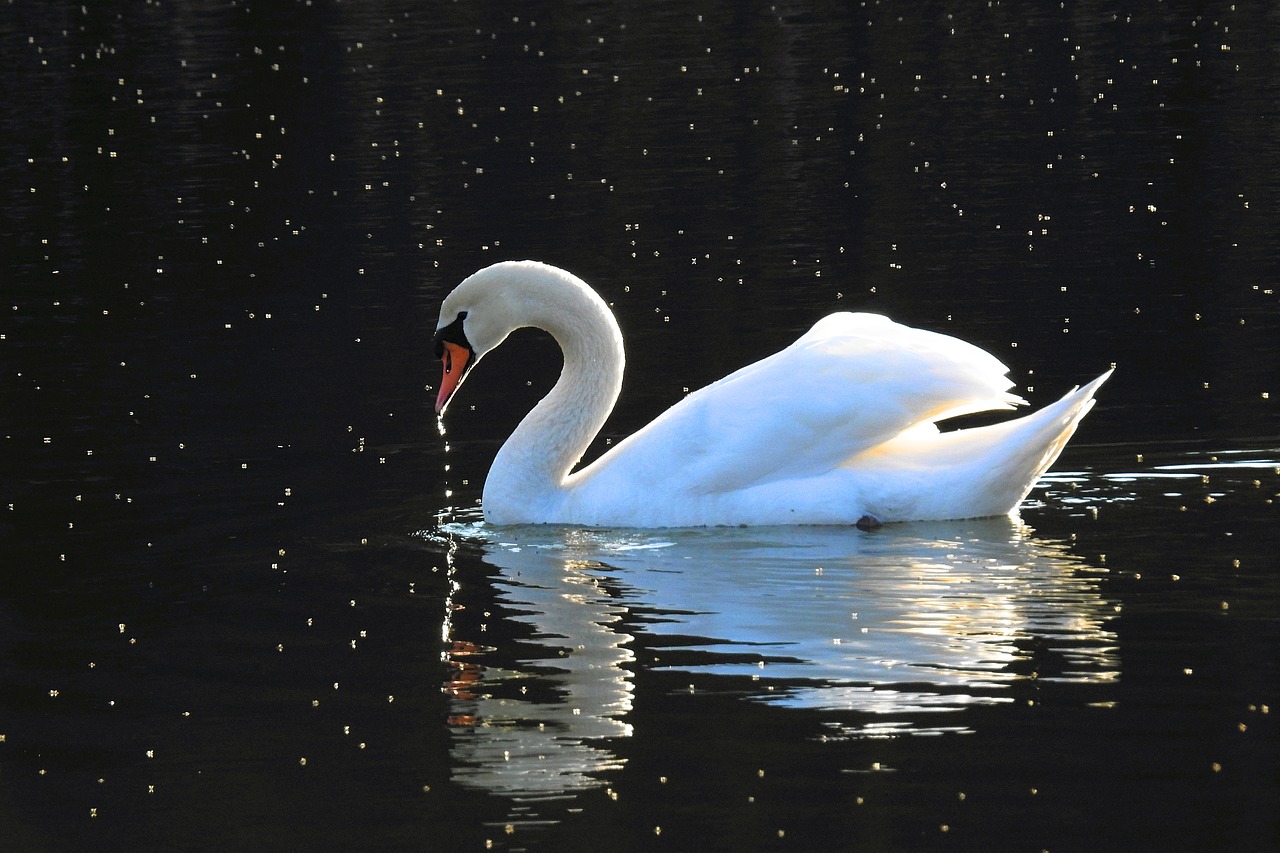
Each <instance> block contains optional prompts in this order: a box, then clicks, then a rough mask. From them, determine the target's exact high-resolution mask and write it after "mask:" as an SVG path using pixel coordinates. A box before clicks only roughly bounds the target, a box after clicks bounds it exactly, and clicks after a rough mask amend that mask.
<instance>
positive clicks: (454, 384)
mask: <svg viewBox="0 0 1280 853" xmlns="http://www.w3.org/2000/svg"><path fill="white" fill-rule="evenodd" d="M470 359H471V350H469V349H467V348H466V347H463V346H458V345H457V344H455V343H450V342H449V341H445V342H444V354H443V355H441V356H440V361H441V363H442V364H443V365H444V375H443V376H442V377H441V378H440V393H438V394H437V395H436V414H440V413H441V412H443V411H444V407H445V406H447V405H448V404H449V398H450V397H452V396H453V392H454V391H456V390H457V389H458V383H459V382H461V381H462V377H463V375H464V374H465V373H466V372H467V362H468V361H470Z"/></svg>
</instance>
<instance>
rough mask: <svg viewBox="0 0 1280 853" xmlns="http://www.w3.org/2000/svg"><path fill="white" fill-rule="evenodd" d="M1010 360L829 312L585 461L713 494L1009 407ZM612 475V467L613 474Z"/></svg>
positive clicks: (875, 320)
mask: <svg viewBox="0 0 1280 853" xmlns="http://www.w3.org/2000/svg"><path fill="white" fill-rule="evenodd" d="M1007 373H1008V368H1006V367H1005V366H1004V365H1003V364H1001V363H1000V361H999V360H998V359H996V358H995V357H994V356H992V355H990V354H989V353H986V352H984V351H983V350H981V349H979V348H978V347H975V346H973V345H971V344H968V343H965V342H963V341H960V340H958V339H956V338H952V337H949V336H947V335H942V334H938V333H935V332H928V331H923V330H920V329H913V328H910V327H907V326H903V325H900V324H898V323H894V322H893V321H891V320H889V319H888V318H886V317H882V316H880V315H877V314H862V313H859V314H854V313H839V314H832V315H830V316H828V317H825V318H823V319H822V320H820V321H819V322H818V323H817V324H816V325H815V326H814V327H813V328H812V329H810V330H809V332H807V333H806V334H805V335H804V336H803V337H801V338H800V339H799V340H797V341H796V342H795V343H793V344H792V345H791V346H789V347H787V348H786V349H784V350H782V351H780V352H778V353H775V354H774V355H771V356H769V357H767V358H764V359H762V360H760V361H758V362H755V363H754V364H751V365H748V366H746V367H744V368H742V369H741V370H738V371H737V372H735V373H732V374H730V375H729V376H726V377H725V378H723V379H721V380H719V381H718V382H715V383H713V384H711V385H708V386H706V387H705V388H702V389H701V390H699V391H697V392H695V393H693V394H690V395H689V396H688V397H686V398H684V399H683V400H681V401H680V402H679V403H677V404H676V405H675V406H673V407H671V408H670V409H668V410H667V411H666V412H665V413H663V414H662V415H661V416H659V417H658V418H657V419H656V420H654V421H653V422H652V423H651V424H649V425H648V426H647V427H645V428H644V429H642V430H640V431H639V432H637V433H636V434H634V435H632V436H631V437H629V438H628V439H627V440H625V441H623V442H622V443H621V444H619V445H618V446H617V447H615V448H614V449H613V450H612V451H611V452H610V453H608V454H606V455H604V456H602V457H601V458H600V459H599V460H597V462H596V463H594V464H593V465H591V466H589V467H588V468H587V469H584V471H583V472H581V474H582V475H583V476H584V478H585V477H587V476H590V475H591V474H592V473H594V472H593V470H592V469H597V470H598V471H600V472H603V471H605V470H608V469H609V468H613V467H615V466H616V468H617V473H619V474H622V475H624V476H626V477H627V478H628V480H630V481H631V482H635V481H636V480H637V479H639V480H647V481H650V482H653V483H655V484H656V483H663V484H665V485H666V486H667V490H669V489H670V486H671V485H673V482H672V481H673V480H675V481H677V482H675V483H674V485H677V486H679V487H681V489H682V490H683V491H686V492H687V493H690V494H714V493H724V492H728V491H734V490H738V489H743V488H747V487H749V486H752V485H756V484H760V483H764V482H769V481H772V480H776V479H783V478H785V479H794V478H797V477H803V476H807V475H811V474H817V473H821V472H824V471H829V470H830V469H832V468H833V467H835V466H837V465H841V464H844V463H846V462H848V461H849V460H851V459H853V458H854V457H856V456H858V455H859V454H861V453H864V452H866V451H868V450H870V449H872V448H875V447H877V446H879V445H881V444H882V443H884V442H886V441H888V440H891V439H893V438H894V437H896V436H898V435H900V434H901V433H903V432H904V431H906V430H909V429H911V428H913V427H917V426H920V425H925V424H930V423H933V422H936V421H940V420H943V419H946V418H950V417H956V416H958V415H963V414H970V413H973V412H979V411H987V410H991V409H1004V408H1011V407H1013V406H1014V405H1018V404H1020V403H1022V402H1023V401H1022V400H1020V399H1019V398H1017V397H1015V396H1013V395H1012V394H1010V393H1008V389H1009V388H1010V387H1011V385H1012V383H1011V382H1010V381H1009V379H1008V377H1007V375H1006V374H1007ZM604 479H605V480H611V479H612V478H611V477H605V478H604Z"/></svg>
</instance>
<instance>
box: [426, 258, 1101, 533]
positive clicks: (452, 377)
mask: <svg viewBox="0 0 1280 853" xmlns="http://www.w3.org/2000/svg"><path fill="white" fill-rule="evenodd" d="M526 326H535V327H537V328H540V329H543V330H545V331H547V332H549V333H550V334H551V336H552V337H553V338H554V339H555V340H556V342H557V343H558V344H559V345H560V349H561V351H562V352H563V354H564V368H563V370H562V371H561V374H560V379H559V380H558V381H557V382H556V384H555V387H553V388H552V389H551V391H550V392H549V393H548V394H547V396H545V397H544V398H543V399H542V400H541V401H540V402H539V403H538V404H537V405H536V406H534V408H533V410H532V411H531V412H529V414H528V415H526V416H525V418H524V420H522V421H521V422H520V425H519V426H517V427H516V429H515V431H514V432H513V433H512V434H511V437H510V438H508V439H507V441H506V443H504V444H503V445H502V449H501V450H499V451H498V455H497V457H496V458H495V459H494V461H493V465H492V467H491V468H490V469H489V476H488V478H487V479H486V481H485V485H484V493H483V501H482V503H483V509H484V515H485V519H486V520H487V521H489V522H490V523H493V524H576V525H582V526H591V527H603V526H615V527H692V526H701V525H741V524H746V525H775V524H855V523H858V522H859V521H862V520H865V519H874V520H876V521H878V522H883V523H888V522H894V521H927V520H944V519H955V518H975V517H981V516H993V515H1003V514H1006V513H1010V512H1012V511H1014V510H1015V509H1016V508H1017V506H1018V504H1019V503H1020V502H1021V501H1022V499H1023V498H1024V497H1026V495H1027V492H1029V491H1030V490H1031V487H1032V486H1034V485H1035V482H1036V480H1037V479H1038V478H1039V477H1040V475H1041V474H1043V473H1044V471H1045V470H1046V469H1047V468H1048V467H1049V466H1050V465H1051V464H1052V463H1053V461H1054V460H1055V459H1057V457H1058V454H1059V453H1061V452H1062V448H1063V447H1064V446H1065V445H1066V443H1067V440H1068V439H1070V438H1071V435H1072V434H1073V433H1074V432H1075V429H1076V426H1077V424H1079V422H1080V419H1081V418H1083V417H1084V415H1085V414H1086V413H1087V412H1088V411H1089V409H1090V408H1092V406H1093V395H1094V392H1095V391H1097V389H1098V387H1099V386H1100V385H1102V383H1103V382H1105V381H1106V379H1107V377H1108V376H1110V374H1111V372H1110V371H1107V373H1104V374H1103V375H1101V376H1099V377H1098V378H1097V379H1095V380H1093V381H1092V382H1090V383H1089V384H1088V385H1086V386H1084V387H1083V388H1078V389H1074V390H1072V391H1071V392H1070V393H1068V394H1067V395H1066V396H1065V397H1063V398H1062V399H1060V400H1058V401H1057V402H1055V403H1052V404H1050V405H1048V406H1046V407H1044V408H1043V409H1040V410H1038V411H1035V412H1032V413H1031V414H1029V415H1026V416H1024V417H1021V418H1016V419H1013V420H1008V421H1004V422H1002V423H997V424H993V425H990V426H983V427H975V428H972V429H964V430H954V431H950V432H939V431H938V429H937V427H936V426H935V424H936V423H937V422H938V421H942V420H945V419H947V418H952V417H956V416H959V415H966V414H972V413H974V412H982V411H988V410H993V409H1010V408H1013V407H1014V406H1016V405H1022V404H1023V403H1024V401H1022V400H1021V399H1019V398H1018V397H1016V396H1014V395H1012V394H1010V393H1009V389H1010V388H1011V387H1012V383H1011V382H1010V381H1009V379H1008V377H1007V375H1006V374H1007V373H1008V368H1006V367H1005V366H1004V365H1003V364H1001V363H1000V362H999V361H998V360H997V359H996V358H995V357H994V356H992V355H990V354H988V353H986V352H984V351H983V350H981V349H979V348H977V347H975V346H973V345H971V344H967V343H965V342H964V341H960V340H958V339H956V338H952V337H948V336H946V335H941V334H938V333H935V332H928V331H923V330H920V329H912V328H909V327H907V326H902V325H899V324H897V323H894V322H892V321H891V320H889V319H888V318H886V317H882V316H880V315H877V314H851V313H838V314H831V315H829V316H827V317H825V318H823V319H822V320H819V321H818V323H817V324H816V325H814V327H813V328H812V329H810V330H809V331H808V332H807V333H806V334H805V335H803V336H802V337H801V338H800V339H799V340H797V341H796V342H795V343H793V344H792V345H791V346H789V347H787V348H786V349H784V350H782V351H780V352H777V353H774V354H773V355H771V356H768V357H766V358H764V359H761V360H760V361H757V362H756V363H754V364H750V365H748V366H746V367H744V368H742V369H741V370H738V371H737V372H735V373H732V374H730V375H729V376H726V377H725V378H724V379H721V380H719V381H718V382H715V383H713V384H711V385H708V386H707V387H705V388H703V389H701V390H699V391H696V392H694V393H692V394H690V395H688V396H687V397H685V398H684V399H683V400H681V401H680V402H679V403H677V404H676V405H674V406H672V407H671V408H670V409H668V410H667V411H666V412H664V413H663V414H661V415H659V416H658V418H657V419H655V420H654V421H653V422H652V423H650V424H648V425H647V426H645V427H644V428H643V429H641V430H640V431H639V432H637V433H635V434H634V435H632V436H630V437H628V438H627V439H625V440H624V441H622V442H620V443H619V444H618V445H616V446H615V447H613V448H611V449H610V450H609V451H608V452H607V453H605V454H604V455H603V456H601V457H600V458H599V459H597V460H596V461H595V462H593V463H591V464H590V465H588V466H586V467H585V468H583V469H581V470H579V471H574V470H573V468H574V466H575V465H576V464H577V463H578V461H579V459H581V457H582V454H583V453H584V452H585V451H586V449H587V447H588V445H589V444H590V443H591V440H592V439H593V438H594V437H595V436H596V434H597V433H598V432H599V430H600V428H601V427H602V426H603V425H604V422H605V419H606V418H608V416H609V413H610V412H611V411H612V410H613V406H614V403H615V402H616V400H617V398H618V394H619V392H620V391H621V388H622V373H623V367H624V364H625V356H624V354H623V345H622V333H621V331H620V330H619V328H618V324H617V321H616V320H615V319H614V317H613V313H612V312H611V311H610V310H609V307H608V306H607V305H606V304H605V302H604V300H602V299H601V298H600V297H599V296H598V295H597V294H596V292H595V291H594V290H592V289H591V288H590V287H588V286H587V285H586V283H584V282H583V281H582V280H581V279H579V278H577V277H576V276H574V275H572V274H570V273H568V272H565V271H564V270H561V269H558V268H556V267H553V266H549V265H547V264H542V263H538V262H535V261H505V262H502V263H498V264H494V265H493V266H490V267H486V268H485V269H482V270H480V271H479V272H477V273H475V274H474V275H472V276H470V277H469V278H467V279H466V280H464V281H463V282H462V283H461V284H459V285H458V286H457V287H456V288H455V289H454V290H453V292H452V293H450V294H449V295H448V296H447V297H446V298H445V300H444V304H443V305H442V307H441V311H440V322H439V325H438V326H437V328H436V335H435V348H436V355H437V356H438V357H439V358H440V359H441V361H442V362H443V365H444V375H443V379H442V381H441V384H440V390H439V394H438V396H437V398H436V411H437V412H438V413H441V414H443V412H444V410H445V407H446V406H447V405H448V403H449V401H450V400H451V399H452V397H453V395H454V393H455V392H456V391H457V390H458V387H459V385H461V383H462V380H463V379H464V378H465V376H466V374H467V373H468V372H469V371H470V370H471V369H472V367H474V365H475V364H476V363H477V362H478V361H479V360H480V359H481V358H482V357H483V356H484V354H485V353H487V352H489V351H490V350H492V349H494V348H495V347H497V346H498V345H499V344H501V343H502V342H503V341H504V340H505V339H506V338H507V336H508V335H509V334H511V332H513V331H515V330H516V329H519V328H523V327H526Z"/></svg>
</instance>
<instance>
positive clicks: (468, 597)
mask: <svg viewBox="0 0 1280 853" xmlns="http://www.w3.org/2000/svg"><path fill="white" fill-rule="evenodd" d="M1180 5H1181V4H1168V3H1157V2H1147V3H1135V4H1125V5H1122V6H1120V7H1116V6H1115V5H1114V4H1099V3H1078V4H1066V5H1065V6H1064V7H1062V8H1059V7H1056V6H1055V7H1052V8H1050V7H1043V6H1041V5H1039V4H1025V5H1024V4H1012V5H1006V4H982V5H974V4H969V5H965V4H952V5H947V4H939V3H925V4H919V3H914V4H905V3H902V4H899V3H892V2H878V3H871V2H868V3H859V4H848V5H847V6H839V7H836V6H831V7H822V8H819V9H814V8H810V7H809V6H805V5H802V4H787V3H779V4H772V5H769V4H760V5H746V6H744V5H741V4H730V3H699V2H694V3H679V4H676V3H670V4H668V3H658V4H650V5H647V6H637V7H630V6H613V5H609V4H598V3H589V2H570V3H565V4H559V5H547V4H535V5H533V6H530V7H528V8H520V9H507V10H505V11H504V10H499V9H497V8H495V7H491V6H488V5H484V4H462V3H444V2H439V3H406V2H399V3H398V2H391V3H379V4H363V3H354V2H336V0H331V2H321V0H299V2H292V3H281V4H263V3H257V2H246V0H228V1H227V2H219V3H214V4H188V3H176V2H146V3H134V4H106V5H101V6H100V5H96V4H88V5H81V4H59V3H46V4H22V3H16V2H11V3H8V4H6V5H5V6H4V7H3V11H2V12H0V48H2V49H3V53H4V55H5V56H6V62H5V64H4V66H3V68H2V69H0V91H2V92H3V98H4V104H5V106H4V109H3V111H0V116H3V119H2V121H3V124H2V125H0V155H2V156H0V187H3V194H4V195H3V202H0V294H2V295H3V299H2V300H0V395H3V396H2V397H0V399H2V400H3V402H4V405H3V406H0V571H2V572H3V581H4V582H3V583H2V584H0V825H3V827H4V829H3V832H4V834H5V837H6V839H7V841H8V844H9V846H10V847H11V848H12V849H20V850H36V851H39V850H51V851H52V850H66V849H73V848H74V849H155V850H169V849H300V848H304V847H307V848H321V849H323V848H329V849H431V850H434V849H441V850H481V849H500V850H602V849H609V850H656V849H674V850H690V849H700V850H719V849H735V850H754V849H789V850H886V851H887V850H930V849H939V850H942V849H957V850H993V851H998V850H1010V851H1013V850H1019V851H1020V850H1033V851H1034V850H1051V851H1064V850H1195V851H1200V850H1273V849H1276V848H1277V847H1280V819H1278V818H1277V815H1278V814H1280V736H1278V735H1280V732H1278V731H1277V725H1276V718H1277V712H1276V708H1277V705H1278V704H1280V655H1278V654H1277V649H1278V648H1280V616H1278V615H1277V614H1278V613H1280V566H1278V565H1277V562H1278V561H1277V557H1276V554H1277V552H1280V298H1278V297H1277V294H1276V287H1277V282H1278V279H1280V236H1278V235H1280V136H1278V135H1277V134H1276V132H1275V131H1276V127H1277V121H1278V120H1280V119H1278V116H1277V109H1278V108H1277V105H1278V104H1280V71H1278V70H1277V69H1278V67H1280V66H1277V64H1276V61H1275V60H1276V54H1275V51H1276V45H1277V44H1278V43H1280V13H1278V12H1277V11H1276V10H1275V9H1273V8H1271V7H1270V5H1269V4H1244V3H1237V4H1228V3H1209V4H1200V5H1199V6H1197V7H1196V11H1188V10H1186V9H1182V8H1176V7H1178V6H1180ZM524 257H532V258H537V259H540V260H544V261H548V262H551V263H555V264H557V265H559V266H563V267H565V268H567V269H570V270H572V271H574V272H575V273H577V274H578V275H580V276H582V277H583V278H585V279H586V280H587V281H588V282H590V283H592V284H593V285H594V286H595V287H597V288H598V289H599V291H600V292H601V293H602V295H604V297H605V298H606V300H608V301H609V302H610V303H611V304H612V306H613V308H614V310H615V312H616V314H617V316H618V319H619V322H620V323H621V325H622V328H623V332H624V335H625V336H626V340H627V345H628V362H629V363H628V374H627V380H626V384H625V387H624V390H623V397H622V400H621V402H620V404H619V407H618V409H617V410H616V411H615V412H614V415H613V417H612V418H611V420H610V421H609V423H608V424H607V425H606V426H605V429H604V432H603V434H602V436H601V439H600V441H599V442H598V446H597V447H596V448H595V449H594V450H593V451H592V453H597V452H599V450H600V449H602V448H603V447H604V446H605V444H606V442H607V441H611V440H616V439H618V438H620V437H622V436H625V435H627V434H629V433H631V432H632V431H634V430H635V429H637V428H638V427H640V426H641V425H643V424H644V423H646V422H647V421H648V420H649V419H651V418H652V417H654V416H655V415H657V414H658V413H659V412H661V411H662V410H664V409H665V408H666V407H667V406H669V405H671V404H672V403H674V402H675V401H677V400H679V399H680V398H681V397H682V396H683V395H684V393H686V392H687V391H688V390H691V389H694V388H697V387H700V386H702V385H704V384H706V383H708V382H710V381H713V380H714V379H716V378H718V377H720V376H723V375H724V374H726V373H728V372H730V371H731V370H733V369H735V368H737V367H740V366H742V365H744V364H746V363H748V362H750V361H752V360H754V359H757V358H759V357H762V356H763V355H766V354H768V353H771V352H774V351H776V350H777V349H780V348H781V347H783V346H785V345H786V344H787V343H789V342H790V341H792V340H794V339H795V338H796V337H798V336H799V335H800V334H802V333H803V332H804V331H805V330H806V329H807V328H808V327H809V326H810V325H812V323H813V322H815V321H816V320H817V319H818V318H820V317H821V316H823V315H824V314H826V313H828V312H830V311H834V310H870V311H879V312H882V313H886V314H889V315H890V316H892V317H893V318H894V319H896V320H899V321H901V322H905V323H908V324H911V325H917V326H922V327H926V328H931V329H935V330H938V331H942V332H946V333H949V334H953V335H956V336H958V337H961V338H964V339H966V340H969V341H972V342H974V343H976V344H979V345H981V346H983V347H984V348H986V349H988V350H990V351H991V352H993V353H995V354H996V355H997V356H998V357H999V358H1001V359H1002V360H1003V361H1004V362H1005V363H1007V364H1008V365H1009V366H1010V368H1011V376H1012V378H1013V379H1014V381H1015V382H1016V384H1017V391H1018V393H1020V394H1022V395H1023V396H1026V397H1027V398H1028V399H1029V400H1030V401H1031V402H1032V404H1033V405H1034V406H1040V405H1043V404H1044V403H1047V402H1049V401H1051V400H1054V399H1056V398H1057V397H1058V396H1060V395H1061V394H1062V393H1063V392H1064V391H1065V390H1066V389H1067V388H1069V387H1071V386H1072V385H1076V384H1079V383H1082V382H1084V381H1087V380H1089V379H1091V378H1092V377H1094V376H1096V375H1097V374H1099V373H1101V372H1102V371H1103V370H1105V369H1107V368H1108V367H1109V366H1111V365H1112V364H1115V365H1116V366H1117V371H1116V374H1115V375H1114V377H1113V378H1112V379H1111V381H1110V382H1109V383H1108V384H1107V385H1106V386H1105V387H1104V388H1103V389H1102V392H1101V394H1100V397H1099V403H1098V406H1097V407H1096V408H1095V410H1094V411H1093V412H1092V413H1091V414H1090V415H1089V417H1088V418H1087V419H1086V420H1085V422H1084V423H1083V425H1082V427H1081V429H1080V431H1079V432H1078V433H1077V435H1076V438H1075V439H1074V440H1073V442H1072V444H1071V445H1070V446H1069V447H1068V448H1067V450H1066V452H1065V454H1064V455H1063V457H1062V458H1061V459H1060V460H1059V462H1058V463H1057V465H1056V466H1055V467H1054V469H1053V470H1052V471H1051V472H1050V474H1049V475H1048V476H1046V478H1045V479H1044V480H1043V481H1042V482H1041V484H1040V485H1039V486H1038V487H1037V489H1036V490H1035V491H1033V492H1032V494H1031V496H1030V498H1029V499H1028V501H1027V502H1026V504H1025V505H1024V506H1023V507H1022V509H1021V511H1020V513H1019V515H1018V517H1017V518H1012V519H986V520H979V521H965V522H955V523H947V524H907V525H893V526H889V527H886V528H884V529H882V530H879V531H874V532H870V533H867V532H862V531H858V530H847V529H825V528H801V529H787V528H768V529H765V528H762V529H732V530H721V529H695V530H663V531H637V530H577V529H565V528H548V529H541V528H507V529H502V528H492V527H489V526H486V525H485V524H484V523H483V522H482V521H481V520H480V515H479V512H478V508H477V503H478V499H479V496H480V488H481V485H482V483H483V480H484V474H485V472H486V470H487V468H488V464H489V462H490V460H491V459H492V457H493V455H494V453H495V452H496V451H497V448H498V446H499V445H500V444H501V442H502V440H503V439H504V438H505V437H506V435H507V434H508V433H509V432H510V430H511V429H512V427H513V426H514V425H515V423H516V422H517V421H518V419H519V418H520V417H521V415H522V414H523V413H524V412H525V411H527V409H528V408H529V407H530V406H531V405H533V403H534V402H535V401H536V400H537V398H538V397H539V396H540V395H541V394H542V393H545V391H546V389H547V388H548V387H549V386H550V384H551V383H552V382H553V381H554V378H555V376H556V375H557V373H558V371H559V367H560V362H559V355H558V353H557V352H556V350H555V347H554V345H553V344H552V343H551V342H550V340H549V339H548V338H547V337H546V336H544V335H541V334H539V333H534V332H522V333H519V334H517V335H515V336H513V337H512V339H511V340H510V341H509V342H508V343H507V345H506V346H505V347H503V348H502V349H500V350H498V351H496V352H494V353H493V354H492V355H490V356H489V357H487V358H486V359H485V361H484V365H483V367H481V368H478V369H477V370H476V371H475V374H474V376H472V377H471V379H470V380H469V381H468V382H467V385H466V387H465V388H464V389H463V391H462V392H461V394H460V396H459V397H458V398H456V400H455V403H454V405H453V406H452V407H451V409H450V411H449V418H448V422H447V424H446V427H447V432H446V433H445V434H444V435H443V436H442V435H441V434H440V432H439V431H438V428H437V423H436V419H435V416H434V413H433V411H432V402H433V400H434V386H435V384H436V383H437V382H438V380H439V366H438V364H437V363H436V362H434V361H433V360H432V357H431V332H432V330H433V329H434V326H435V323H436V319H437V312H438V308H439V303H440V300H441V299H442V298H443V297H444V295H445V294H446V293H447V292H448V291H449V290H450V289H451V288H452V287H453V285H454V284H456V282H457V281H459V280H461V279H462V278H463V277H465V276H466V275H468V274H469V273H471V272H473V271H474V270H475V269H477V268H479V267H481V266H484V265H487V264H488V263H491V262H494V261H497V260H502V259H508V258H524Z"/></svg>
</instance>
